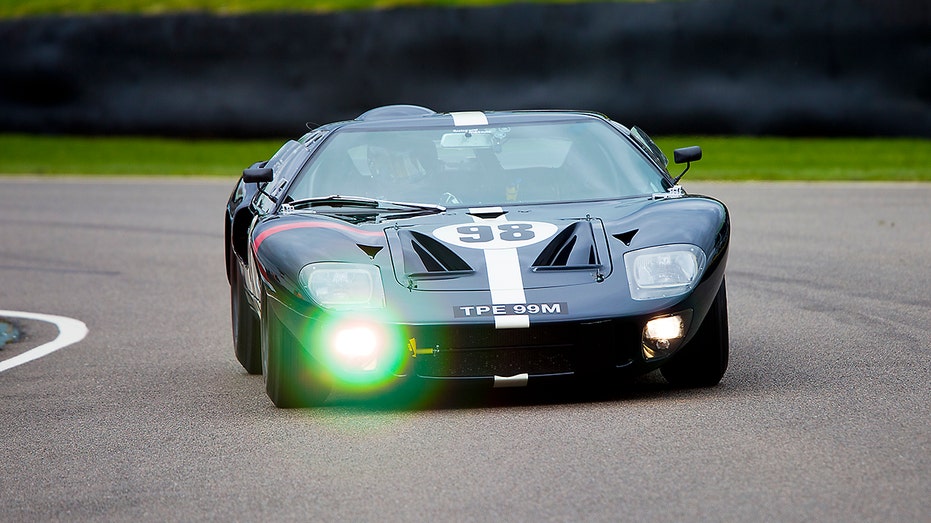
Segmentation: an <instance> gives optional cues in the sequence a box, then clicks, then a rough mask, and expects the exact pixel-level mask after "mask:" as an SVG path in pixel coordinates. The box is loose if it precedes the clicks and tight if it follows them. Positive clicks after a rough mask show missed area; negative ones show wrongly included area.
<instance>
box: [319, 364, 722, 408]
mask: <svg viewBox="0 0 931 523" xmlns="http://www.w3.org/2000/svg"><path fill="white" fill-rule="evenodd" d="M703 390H707V389H686V388H678V387H674V386H672V385H669V384H668V383H667V382H666V381H665V380H664V379H663V378H662V377H661V376H660V374H659V372H652V373H649V374H646V375H643V376H637V377H634V378H628V379H625V380H623V381H616V382H606V381H602V382H596V383H592V382H580V381H577V380H566V382H565V383H559V384H552V383H549V384H547V385H546V386H538V387H534V386H532V385H531V386H528V387H523V388H505V389H495V388H488V387H476V386H462V385H458V386H454V385H448V384H443V385H437V384H431V383H422V382H417V383H414V384H407V385H403V386H400V387H397V388H396V389H394V390H389V391H379V392H370V393H336V394H334V395H333V396H331V397H330V398H329V399H328V400H327V401H326V403H325V404H324V405H323V406H322V407H319V408H322V409H328V408H333V409H348V410H350V411H359V412H378V411H430V410H462V409H487V408H508V407H534V406H546V405H566V404H581V403H599V402H617V401H621V402H623V401H636V400H643V399H653V398H658V397H663V398H670V397H678V396H690V395H695V394H696V393H700V392H701V391H703Z"/></svg>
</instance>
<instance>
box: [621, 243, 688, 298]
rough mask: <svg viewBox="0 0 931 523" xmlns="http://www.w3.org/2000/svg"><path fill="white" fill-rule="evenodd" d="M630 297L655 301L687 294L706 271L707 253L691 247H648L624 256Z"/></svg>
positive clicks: (674, 245)
mask: <svg viewBox="0 0 931 523" xmlns="http://www.w3.org/2000/svg"><path fill="white" fill-rule="evenodd" d="M624 265H626V266H627V283H628V284H629V285H630V296H631V298H633V299H635V300H654V299H658V298H669V297H671V296H679V295H681V294H685V293H687V292H689V291H691V290H692V289H693V288H695V285H696V284H697V283H698V279H699V277H700V276H701V274H702V272H703V271H704V270H705V253H704V252H703V251H702V250H701V249H700V248H698V247H696V246H695V245H690V244H687V243H682V244H673V245H660V246H659V247H648V248H646V249H640V250H637V251H630V252H628V253H625V254H624Z"/></svg>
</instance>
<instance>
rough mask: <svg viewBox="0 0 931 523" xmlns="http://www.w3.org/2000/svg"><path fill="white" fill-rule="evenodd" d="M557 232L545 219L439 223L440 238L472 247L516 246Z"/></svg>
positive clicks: (496, 247) (495, 247) (486, 248)
mask: <svg viewBox="0 0 931 523" xmlns="http://www.w3.org/2000/svg"><path fill="white" fill-rule="evenodd" d="M554 234H556V226H555V225H553V224H552V223H544V222H495V223H468V224H456V225H447V226H445V227H440V228H439V229H436V230H435V231H433V235H434V236H435V237H437V238H438V239H440V240H442V241H444V242H446V243H449V244H452V245H458V246H459V247H467V248H469V249H482V250H489V249H517V248H520V247H524V246H527V245H532V244H534V243H537V242H541V241H543V240H545V239H547V238H549V237H551V236H553V235H554Z"/></svg>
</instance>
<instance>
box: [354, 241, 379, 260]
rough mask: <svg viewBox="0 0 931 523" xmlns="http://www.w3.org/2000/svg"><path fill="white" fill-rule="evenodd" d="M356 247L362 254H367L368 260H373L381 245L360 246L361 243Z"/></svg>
mask: <svg viewBox="0 0 931 523" xmlns="http://www.w3.org/2000/svg"><path fill="white" fill-rule="evenodd" d="M356 247H358V248H360V249H362V252H364V253H365V254H368V255H369V258H372V259H373V260H374V259H375V255H376V254H378V253H379V252H381V250H382V246H381V245H362V244H361V243H357V244H356Z"/></svg>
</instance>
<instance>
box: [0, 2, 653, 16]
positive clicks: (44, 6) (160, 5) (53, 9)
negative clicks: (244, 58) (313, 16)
mask: <svg viewBox="0 0 931 523" xmlns="http://www.w3.org/2000/svg"><path fill="white" fill-rule="evenodd" d="M518 1H521V2H525V3H527V2H533V3H578V1H579V0H313V1H309V2H306V1H305V2H296V1H294V0H5V1H4V0H0V18H17V17H23V16H42V15H74V14H100V13H132V14H146V15H156V14H163V13H177V12H191V11H202V12H209V13H216V14H221V15H223V14H241V13H255V12H275V11H290V12H296V11H304V12H329V11H339V10H348V9H387V8H392V7H411V6H414V7H423V6H445V7H477V6H489V5H501V4H510V3H516V2H518ZM589 1H593V0H589ZM609 1H611V0H609ZM613 1H615V2H619V1H626V2H646V1H656V0H613Z"/></svg>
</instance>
